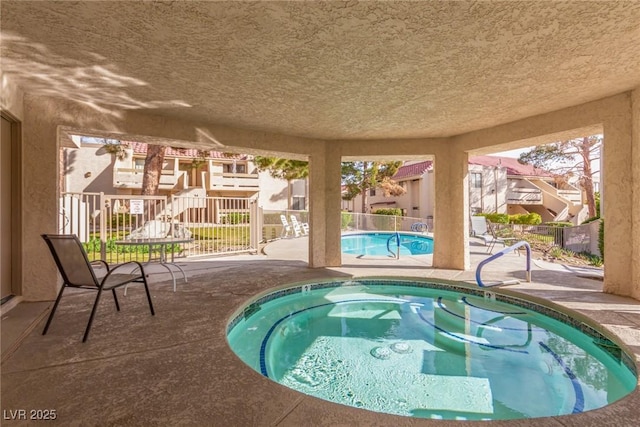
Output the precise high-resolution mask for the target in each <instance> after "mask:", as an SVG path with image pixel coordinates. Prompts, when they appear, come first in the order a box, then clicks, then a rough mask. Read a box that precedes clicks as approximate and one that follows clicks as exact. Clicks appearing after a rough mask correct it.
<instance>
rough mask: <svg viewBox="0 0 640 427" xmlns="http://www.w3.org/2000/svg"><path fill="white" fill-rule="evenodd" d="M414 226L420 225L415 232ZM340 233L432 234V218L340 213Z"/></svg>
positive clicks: (415, 227)
mask: <svg viewBox="0 0 640 427" xmlns="http://www.w3.org/2000/svg"><path fill="white" fill-rule="evenodd" d="M415 224H422V225H421V226H420V230H417V226H416V225H415ZM341 229H342V231H351V230H354V231H414V232H433V217H428V218H416V217H408V216H396V215H377V214H362V213H356V212H342V224H341Z"/></svg>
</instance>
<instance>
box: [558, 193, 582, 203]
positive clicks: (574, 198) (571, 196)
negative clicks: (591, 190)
mask: <svg viewBox="0 0 640 427" xmlns="http://www.w3.org/2000/svg"><path fill="white" fill-rule="evenodd" d="M558 196H560V197H562V198H564V199H567V200H568V201H570V202H571V203H573V204H578V203H582V193H581V191H580V190H558Z"/></svg>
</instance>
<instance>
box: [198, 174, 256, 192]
mask: <svg viewBox="0 0 640 427" xmlns="http://www.w3.org/2000/svg"><path fill="white" fill-rule="evenodd" d="M210 182H211V186H210V188H211V190H258V189H259V187H260V185H259V182H258V174H257V173H219V172H218V173H212V174H211V181H210Z"/></svg>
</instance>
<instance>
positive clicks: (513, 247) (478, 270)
mask: <svg viewBox="0 0 640 427" xmlns="http://www.w3.org/2000/svg"><path fill="white" fill-rule="evenodd" d="M522 246H524V248H525V249H526V250H527V282H531V246H529V243H527V242H525V241H524V240H522V241H520V242H518V243H516V244H514V245H511V246H509V247H508V248H504V249H503V250H501V251H500V252H498V253H496V254H493V255H491V256H490V257H489V258H487V259H485V260H483V261H481V262H480V264H478V268H476V282H478V286H480V287H483V288H485V287H488V286H496V285H514V284H517V283H519V282H518V281H517V280H507V281H503V282H497V283H492V284H486V283H484V282H483V281H482V279H481V278H480V273H481V271H482V267H484V266H485V265H486V264H488V263H490V262H491V261H493V260H495V259H498V258H500V257H501V256H503V255H505V254H508V253H509V252H513V251H515V250H516V249H519V248H521V247H522Z"/></svg>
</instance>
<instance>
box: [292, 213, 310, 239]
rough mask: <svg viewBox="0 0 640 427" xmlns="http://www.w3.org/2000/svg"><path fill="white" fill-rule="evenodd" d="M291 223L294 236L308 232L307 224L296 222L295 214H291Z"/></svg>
mask: <svg viewBox="0 0 640 427" xmlns="http://www.w3.org/2000/svg"><path fill="white" fill-rule="evenodd" d="M291 224H292V225H293V232H294V233H295V235H296V237H298V236H300V235H304V236H306V235H307V234H309V224H307V223H306V222H298V218H296V216H295V215H291Z"/></svg>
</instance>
